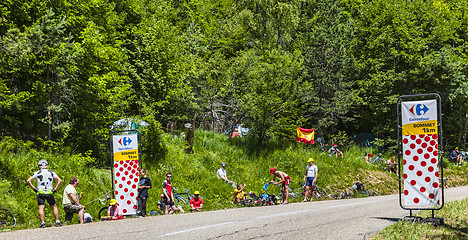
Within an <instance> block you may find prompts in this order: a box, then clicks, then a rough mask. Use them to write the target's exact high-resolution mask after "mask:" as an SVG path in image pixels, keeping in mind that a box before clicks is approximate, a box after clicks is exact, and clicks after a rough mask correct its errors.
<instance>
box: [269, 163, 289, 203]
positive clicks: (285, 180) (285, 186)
mask: <svg viewBox="0 0 468 240" xmlns="http://www.w3.org/2000/svg"><path fill="white" fill-rule="evenodd" d="M270 174H273V180H271V182H269V183H273V184H275V186H276V185H278V184H280V183H281V184H282V187H281V196H282V199H281V204H287V203H288V197H289V183H290V182H291V178H290V177H289V175H288V174H286V173H284V172H282V171H278V170H276V168H274V167H272V168H270ZM277 177H278V178H280V179H281V180H280V181H279V182H275V180H276V178H277Z"/></svg>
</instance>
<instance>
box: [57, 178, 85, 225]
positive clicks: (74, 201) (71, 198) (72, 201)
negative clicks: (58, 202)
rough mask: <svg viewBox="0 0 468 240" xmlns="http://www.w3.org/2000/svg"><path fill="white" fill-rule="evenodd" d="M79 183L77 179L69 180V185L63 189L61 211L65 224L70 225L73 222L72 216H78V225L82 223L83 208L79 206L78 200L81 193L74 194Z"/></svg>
mask: <svg viewBox="0 0 468 240" xmlns="http://www.w3.org/2000/svg"><path fill="white" fill-rule="evenodd" d="M79 183H80V181H79V180H78V178H77V177H72V178H70V184H68V185H67V186H66V187H65V190H64V191H63V201H62V203H63V211H65V222H66V223H71V222H72V220H73V214H75V213H76V214H78V219H79V220H80V224H83V223H84V212H85V208H84V207H83V206H82V205H80V199H81V198H82V197H83V193H80V195H78V193H77V192H76V187H77V186H78V184H79Z"/></svg>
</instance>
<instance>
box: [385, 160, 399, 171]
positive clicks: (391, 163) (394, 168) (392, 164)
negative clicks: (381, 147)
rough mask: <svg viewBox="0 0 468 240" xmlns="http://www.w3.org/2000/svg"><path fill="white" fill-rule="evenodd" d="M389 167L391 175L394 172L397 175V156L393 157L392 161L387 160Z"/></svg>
mask: <svg viewBox="0 0 468 240" xmlns="http://www.w3.org/2000/svg"><path fill="white" fill-rule="evenodd" d="M387 167H388V171H389V172H390V173H392V172H394V173H397V164H396V162H395V156H392V158H390V160H387Z"/></svg>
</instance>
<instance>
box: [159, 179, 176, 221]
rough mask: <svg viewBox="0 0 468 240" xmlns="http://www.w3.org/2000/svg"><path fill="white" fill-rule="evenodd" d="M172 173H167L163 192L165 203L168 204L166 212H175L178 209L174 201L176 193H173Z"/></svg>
mask: <svg viewBox="0 0 468 240" xmlns="http://www.w3.org/2000/svg"><path fill="white" fill-rule="evenodd" d="M171 178H172V173H170V172H168V173H166V180H164V182H163V184H162V186H163V193H164V204H165V205H166V210H165V213H164V214H166V215H167V214H169V213H171V214H172V213H174V212H175V211H176V207H175V203H174V194H173V193H172V183H171Z"/></svg>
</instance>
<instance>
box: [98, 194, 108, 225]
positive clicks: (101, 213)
mask: <svg viewBox="0 0 468 240" xmlns="http://www.w3.org/2000/svg"><path fill="white" fill-rule="evenodd" d="M110 200H111V197H109V196H108V197H106V198H105V199H100V198H99V201H100V202H101V204H105V203H104V202H105V201H107V204H106V205H107V206H106V207H102V208H101V209H99V212H98V219H99V221H102V220H108V219H105V218H104V217H106V216H107V211H108V210H109V207H110Z"/></svg>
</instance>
